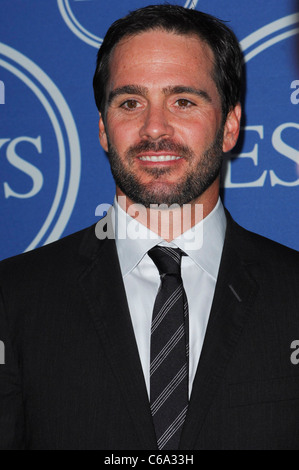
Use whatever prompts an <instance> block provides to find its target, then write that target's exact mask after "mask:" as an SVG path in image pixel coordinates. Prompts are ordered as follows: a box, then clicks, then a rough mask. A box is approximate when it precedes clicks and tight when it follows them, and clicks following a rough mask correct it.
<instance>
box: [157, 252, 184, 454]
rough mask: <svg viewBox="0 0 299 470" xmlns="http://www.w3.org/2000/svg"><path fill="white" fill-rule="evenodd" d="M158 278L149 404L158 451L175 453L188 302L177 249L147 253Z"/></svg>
mask: <svg viewBox="0 0 299 470" xmlns="http://www.w3.org/2000/svg"><path fill="white" fill-rule="evenodd" d="M148 255H149V256H150V257H151V259H152V260H153V262H154V263H155V265H156V266H157V268H158V270H159V274H160V278H161V285H160V289H159V291H158V294H157V297H156V301H155V305H154V311H153V318H152V329H151V366H150V404H151V412H152V417H153V421H154V425H155V430H156V436H157V441H158V448H159V450H177V449H178V446H179V442H180V437H181V432H182V428H183V425H184V422H185V418H186V414H187V409H188V375H189V328H188V326H189V322H188V316H189V315H188V302H187V298H186V294H185V290H184V286H183V281H182V277H181V259H182V256H183V255H184V253H183V252H182V251H181V250H180V249H174V248H166V247H163V246H156V247H155V248H153V249H151V250H150V251H149V252H148Z"/></svg>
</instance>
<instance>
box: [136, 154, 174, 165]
mask: <svg viewBox="0 0 299 470" xmlns="http://www.w3.org/2000/svg"><path fill="white" fill-rule="evenodd" d="M182 159H183V157H180V156H177V155H141V156H139V157H138V160H140V161H141V162H145V163H170V162H177V161H178V160H182Z"/></svg>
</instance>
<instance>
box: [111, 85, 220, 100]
mask: <svg viewBox="0 0 299 470" xmlns="http://www.w3.org/2000/svg"><path fill="white" fill-rule="evenodd" d="M184 93H187V94H189V95H195V96H199V97H200V98H203V99H204V100H205V101H207V102H208V103H211V102H212V98H211V97H210V95H209V94H208V93H207V92H206V91H204V90H199V89H197V88H193V87H188V86H184V85H177V86H169V87H166V88H163V94H164V95H165V96H170V95H181V94H184ZM121 95H138V96H145V97H146V96H147V95H148V88H146V87H142V86H138V85H125V86H123V87H120V88H116V89H115V90H112V91H111V92H110V93H109V97H108V105H109V104H111V103H112V101H113V100H114V99H115V98H117V97H118V96H121Z"/></svg>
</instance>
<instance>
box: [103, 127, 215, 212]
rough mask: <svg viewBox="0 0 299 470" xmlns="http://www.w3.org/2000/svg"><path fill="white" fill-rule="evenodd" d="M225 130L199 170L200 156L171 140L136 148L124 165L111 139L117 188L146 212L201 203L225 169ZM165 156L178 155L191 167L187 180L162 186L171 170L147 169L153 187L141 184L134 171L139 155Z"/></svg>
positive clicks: (186, 176) (109, 144)
mask: <svg viewBox="0 0 299 470" xmlns="http://www.w3.org/2000/svg"><path fill="white" fill-rule="evenodd" d="M223 135H224V126H222V127H221V129H220V130H219V131H218V133H217V136H216V138H215V140H214V142H213V143H212V145H211V146H210V148H209V149H208V150H206V152H205V153H204V154H203V155H202V156H201V158H200V159H199V161H198V163H197V164H196V165H195V167H192V162H194V161H196V159H197V158H196V155H195V154H194V153H193V152H192V150H191V149H190V148H189V147H188V146H185V145H180V144H177V143H175V142H172V141H170V140H166V139H165V140H161V141H159V142H152V141H145V142H141V143H140V144H138V145H136V146H132V147H130V148H129V150H128V151H127V152H126V154H125V161H126V162H127V163H128V165H127V166H126V165H124V163H123V162H122V160H121V159H120V157H119V155H118V153H117V151H116V149H115V148H114V147H113V146H112V145H111V143H110V142H109V139H108V146H109V150H108V157H109V162H110V166H111V172H112V175H113V178H114V181H115V183H116V185H117V186H118V187H119V188H120V189H121V191H122V192H123V193H124V194H125V195H126V196H127V197H128V198H130V199H131V201H133V202H134V203H135V204H142V205H143V206H144V207H146V208H150V206H151V205H162V204H163V205H166V206H168V207H169V206H171V205H173V204H177V205H179V206H180V207H182V206H183V205H184V204H189V203H190V202H192V201H194V200H196V199H198V198H199V197H200V196H201V195H202V194H203V193H204V192H205V191H206V190H207V189H208V188H209V187H210V186H211V185H212V184H213V183H214V181H215V180H216V179H217V178H218V176H219V175H220V171H221V167H222V153H223V152H222V144H223ZM150 151H152V152H154V153H156V152H162V151H163V152H164V151H165V155H169V154H170V155H171V153H172V152H175V154H176V155H180V156H181V157H183V158H185V159H186V161H187V162H189V163H190V170H189V171H188V172H187V173H186V174H185V176H184V177H183V178H181V179H180V180H178V181H176V182H175V183H165V182H164V183H162V182H160V183H159V179H161V178H162V177H163V176H165V175H167V174H169V175H170V174H171V172H172V171H173V169H172V168H171V166H169V167H163V168H158V167H154V168H147V167H145V168H144V172H146V173H147V174H148V175H150V176H152V177H153V181H152V182H151V183H150V184H143V183H141V182H140V181H139V180H138V178H137V177H136V175H135V174H134V172H133V171H131V170H130V169H131V168H132V166H133V165H134V161H135V159H136V156H137V155H140V153H142V152H150Z"/></svg>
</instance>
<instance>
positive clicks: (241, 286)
mask: <svg viewBox="0 0 299 470" xmlns="http://www.w3.org/2000/svg"><path fill="white" fill-rule="evenodd" d="M238 230H242V229H241V228H239V227H238V226H237V224H235V223H234V222H233V221H232V220H231V219H230V216H228V228H227V234H226V241H225V245H224V250H223V255H222V260H221V265H220V271H219V276H218V281H217V285H216V290H215V296H214V301H213V306H212V310H211V315H210V320H209V324H208V328H207V333H206V337H205V341H204V345H203V350H202V354H201V358H200V361H199V365H198V369H197V373H196V377H195V380H194V383H193V389H192V395H191V400H190V404H189V410H188V414H187V418H186V422H185V426H184V429H183V433H182V438H181V443H180V448H181V449H184V450H189V449H190V450H192V449H194V448H195V447H196V441H197V439H198V437H199V435H200V432H201V429H202V427H203V424H204V421H205V418H206V415H207V413H208V411H209V408H210V406H211V404H212V403H213V400H214V398H215V396H216V393H217V390H218V388H219V385H220V382H221V381H222V379H223V377H224V376H225V371H226V367H227V365H228V363H229V361H230V359H231V357H232V356H233V354H234V350H235V348H236V346H237V344H238V341H239V339H240V337H241V334H242V331H243V329H244V326H245V324H246V322H247V321H248V318H249V316H250V313H251V310H252V309H251V307H252V304H253V301H254V299H255V295H256V292H257V284H256V282H255V280H254V276H252V274H251V271H252V268H253V266H254V265H255V264H256V262H255V261H253V260H252V259H249V258H247V260H246V259H244V256H243V255H245V257H246V254H245V253H244V251H245V250H246V246H247V247H248V245H246V242H245V243H244V234H245V233H246V232H245V231H242V234H243V237H241V238H242V240H241V239H240V240H239V239H238V237H236V236H235V235H236V234H237V232H238ZM240 253H242V255H240Z"/></svg>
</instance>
